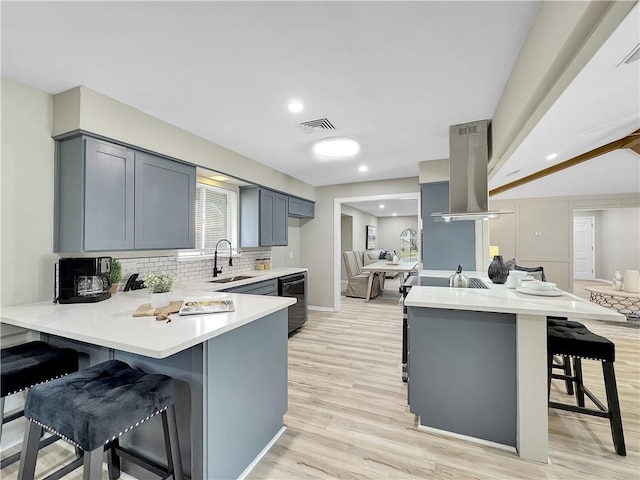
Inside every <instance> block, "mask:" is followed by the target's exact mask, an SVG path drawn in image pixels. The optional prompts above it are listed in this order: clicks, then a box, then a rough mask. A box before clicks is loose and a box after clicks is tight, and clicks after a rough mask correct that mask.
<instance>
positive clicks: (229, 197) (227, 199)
mask: <svg viewBox="0 0 640 480" xmlns="http://www.w3.org/2000/svg"><path fill="white" fill-rule="evenodd" d="M237 204H238V201H237V194H236V192H234V191H233V190H225V189H223V188H219V187H212V186H210V185H205V184H203V183H198V184H196V247H195V249H193V250H184V251H181V252H180V256H201V255H211V254H213V252H214V250H215V248H216V244H217V243H218V241H219V240H221V239H223V238H226V239H227V240H230V241H231V244H232V245H233V251H232V252H231V253H233V254H236V253H237V246H238V242H237V231H238V220H237V219H238V213H237V212H238V207H237ZM229 253H230V252H229V244H228V243H227V242H222V243H221V244H220V245H219V246H218V255H229Z"/></svg>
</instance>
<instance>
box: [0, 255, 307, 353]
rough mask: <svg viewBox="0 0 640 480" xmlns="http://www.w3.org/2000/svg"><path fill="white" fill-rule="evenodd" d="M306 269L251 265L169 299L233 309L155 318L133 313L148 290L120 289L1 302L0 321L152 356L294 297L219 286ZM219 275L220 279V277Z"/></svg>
mask: <svg viewBox="0 0 640 480" xmlns="http://www.w3.org/2000/svg"><path fill="white" fill-rule="evenodd" d="M303 271H306V269H303V268H278V269H269V270H251V271H248V272H242V273H236V274H235V275H251V276H252V278H251V279H247V280H241V281H238V282H229V283H222V284H215V283H209V282H208V281H209V280H212V278H205V279H202V280H194V281H189V282H185V283H184V284H180V285H176V287H175V288H174V290H173V291H172V292H171V294H170V299H171V300H183V299H184V298H185V297H187V296H189V297H192V296H198V297H200V296H202V297H211V298H216V299H231V300H233V301H234V305H235V311H234V312H228V313H227V312H225V313H213V314H209V315H201V316H200V315H185V316H179V315H178V314H173V315H171V319H172V321H171V322H169V323H167V322H166V321H157V320H156V319H155V317H133V316H132V313H133V312H134V311H135V310H136V308H138V307H139V306H140V305H142V304H145V303H149V293H148V291H147V290H146V289H143V290H135V291H130V292H118V293H116V294H115V295H114V296H112V297H111V298H110V299H108V300H104V301H102V302H97V303H87V304H78V303H76V304H64V305H60V304H54V303H53V302H51V301H45V302H36V303H30V304H25V305H16V306H10V307H3V308H1V309H0V321H1V322H2V323H5V324H9V325H14V326H17V327H22V328H26V329H29V330H34V331H38V332H42V333H48V334H52V335H57V336H60V337H64V338H69V339H73V340H78V341H81V342H87V343H91V344H94V345H99V346H103V347H107V348H113V349H117V350H123V351H126V352H130V353H135V354H139V355H144V356H148V357H153V358H165V357H168V356H170V355H173V354H174V353H177V352H180V351H182V350H185V349H187V348H190V347H192V346H194V345H197V344H199V343H202V342H205V341H207V340H209V339H211V338H213V337H215V336H218V335H222V334H223V333H225V332H228V331H230V330H233V329H235V328H238V327H241V326H242V325H245V324H247V323H249V322H252V321H254V320H257V319H259V318H262V317H264V316H265V315H269V314H271V313H274V312H277V311H279V310H282V309H284V308H287V307H288V306H289V305H293V304H294V303H295V302H296V300H295V299H294V298H289V297H275V296H262V295H243V294H233V293H225V292H219V291H218V290H221V289H225V288H231V287H235V286H239V285H248V284H250V283H255V282H257V281H262V280H268V279H272V278H277V277H281V276H284V275H289V274H292V273H298V272H303ZM224 277H225V276H221V277H219V278H224Z"/></svg>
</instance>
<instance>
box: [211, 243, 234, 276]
mask: <svg viewBox="0 0 640 480" xmlns="http://www.w3.org/2000/svg"><path fill="white" fill-rule="evenodd" d="M220 242H227V243H228V244H229V266H230V267H233V259H232V258H231V248H232V247H233V245H231V242H230V241H229V240H227V239H226V238H223V239H222V240H218V243H216V249H215V251H214V252H213V276H214V277H217V276H218V274H219V273H222V267H220V268H218V245H220Z"/></svg>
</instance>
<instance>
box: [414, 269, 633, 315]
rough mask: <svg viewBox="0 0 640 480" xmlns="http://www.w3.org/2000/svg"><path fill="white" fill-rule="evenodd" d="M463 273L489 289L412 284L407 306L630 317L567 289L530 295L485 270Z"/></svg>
mask: <svg viewBox="0 0 640 480" xmlns="http://www.w3.org/2000/svg"><path fill="white" fill-rule="evenodd" d="M452 273H453V272H449V271H441V270H423V271H422V272H420V276H422V277H448V276H450V275H451V274H452ZM463 273H464V274H465V275H467V276H468V277H475V278H479V279H480V280H482V281H483V282H484V283H485V284H486V285H487V286H488V287H489V288H488V289H481V288H447V287H411V290H410V291H409V294H408V295H407V298H405V301H404V303H405V305H407V306H409V307H428V308H443V309H448V310H468V311H476V312H498V313H516V314H529V315H544V316H547V315H555V316H562V317H568V318H574V319H580V318H589V319H595V320H612V321H619V322H624V321H626V317H625V316H624V315H622V314H620V313H618V312H616V311H615V310H611V309H608V308H604V307H601V306H600V305H596V304H595V303H591V302H588V301H587V300H584V299H582V298H580V297H576V296H575V295H573V294H570V293H567V292H563V294H562V296H559V297H541V296H534V295H527V294H525V293H520V292H518V291H516V290H513V289H510V288H507V287H505V286H504V285H496V284H494V283H491V280H489V278H488V277H487V275H486V273H484V272H463ZM525 283H526V282H525Z"/></svg>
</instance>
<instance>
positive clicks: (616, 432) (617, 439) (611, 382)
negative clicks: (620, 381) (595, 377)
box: [602, 361, 627, 456]
mask: <svg viewBox="0 0 640 480" xmlns="http://www.w3.org/2000/svg"><path fill="white" fill-rule="evenodd" d="M602 373H603V375H604V388H605V391H606V393H607V406H608V408H609V422H610V423H611V435H612V436H613V446H614V447H615V449H616V453H617V454H618V455H622V456H626V455H627V450H626V448H625V445H624V432H623V431H622V416H621V415H620V402H619V399H618V386H617V384H616V374H615V370H614V368H613V362H605V361H603V362H602Z"/></svg>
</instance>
